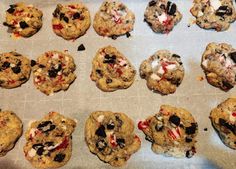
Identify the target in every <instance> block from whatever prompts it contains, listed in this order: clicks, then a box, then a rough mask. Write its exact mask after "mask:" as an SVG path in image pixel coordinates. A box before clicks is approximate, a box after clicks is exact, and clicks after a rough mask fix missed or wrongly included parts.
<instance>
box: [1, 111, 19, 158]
mask: <svg viewBox="0 0 236 169" xmlns="http://www.w3.org/2000/svg"><path fill="white" fill-rule="evenodd" d="M22 128H23V126H22V122H21V120H20V119H19V117H18V116H17V115H16V114H15V113H13V112H12V111H2V110H1V109H0V138H1V139H0V157H1V156H5V155H6V154H7V152H8V151H10V150H11V149H12V148H13V147H14V146H15V143H16V142H17V140H18V139H19V138H20V136H21V135H22V130H23V129H22Z"/></svg>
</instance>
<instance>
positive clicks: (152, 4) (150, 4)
mask: <svg viewBox="0 0 236 169" xmlns="http://www.w3.org/2000/svg"><path fill="white" fill-rule="evenodd" d="M156 3H157V2H156V1H154V0H153V1H150V2H149V4H148V5H149V6H154V5H156Z"/></svg>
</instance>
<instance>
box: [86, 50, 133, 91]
mask: <svg viewBox="0 0 236 169" xmlns="http://www.w3.org/2000/svg"><path fill="white" fill-rule="evenodd" d="M92 64H93V67H92V72H91V75H90V77H91V79H92V80H93V81H95V82H96V85H97V87H98V88H99V89H101V90H103V91H105V92H112V91H115V90H118V89H126V88H128V87H130V86H131V85H132V83H133V82H134V79H135V74H136V70H135V69H134V67H133V65H131V63H130V62H129V61H128V59H127V58H126V57H125V56H124V55H123V54H121V53H120V52H119V51H118V50H117V49H116V48H114V47H112V46H106V47H104V48H101V49H99V50H98V52H97V54H96V56H95V57H94V58H93V62H92Z"/></svg>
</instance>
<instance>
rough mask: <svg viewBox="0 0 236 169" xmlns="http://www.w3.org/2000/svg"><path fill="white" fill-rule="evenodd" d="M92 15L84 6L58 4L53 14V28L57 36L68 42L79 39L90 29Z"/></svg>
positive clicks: (80, 4)
mask: <svg viewBox="0 0 236 169" xmlns="http://www.w3.org/2000/svg"><path fill="white" fill-rule="evenodd" d="M90 20H91V19H90V13H89V10H88V8H87V7H86V6H85V5H84V4H82V3H79V4H69V5H62V4H58V5H57V7H56V9H55V11H54V12H53V19H52V28H53V31H54V32H55V34H57V35H58V36H61V37H63V38H64V39H66V40H70V39H77V38H78V37H80V36H82V35H84V34H85V33H86V31H87V30H88V29H89V27H90V22H91V21H90Z"/></svg>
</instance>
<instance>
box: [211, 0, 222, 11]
mask: <svg viewBox="0 0 236 169" xmlns="http://www.w3.org/2000/svg"><path fill="white" fill-rule="evenodd" d="M210 4H211V6H212V7H213V8H214V10H217V9H219V7H220V6H221V2H220V0H210Z"/></svg>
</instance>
